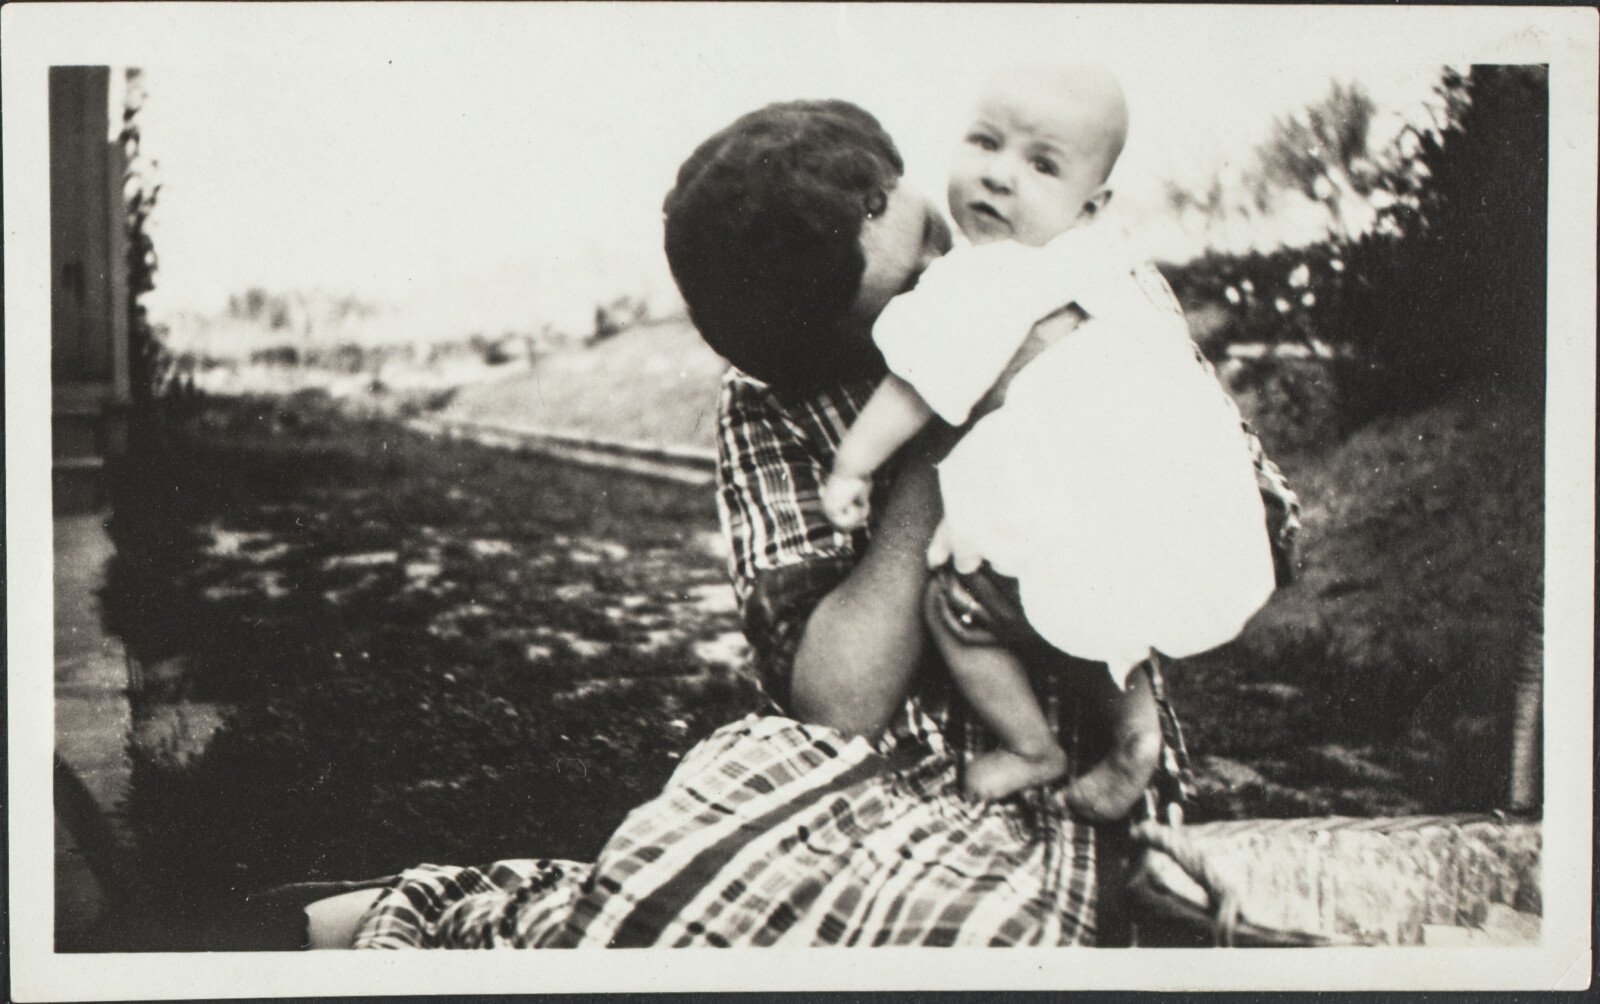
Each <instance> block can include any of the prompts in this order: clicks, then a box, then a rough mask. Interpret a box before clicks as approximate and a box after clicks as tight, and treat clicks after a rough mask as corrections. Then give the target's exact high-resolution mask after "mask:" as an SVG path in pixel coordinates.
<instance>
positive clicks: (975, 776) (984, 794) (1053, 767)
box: [964, 746, 1067, 802]
mask: <svg viewBox="0 0 1600 1004" xmlns="http://www.w3.org/2000/svg"><path fill="white" fill-rule="evenodd" d="M1066 772H1067V754H1066V753H1064V752H1062V750H1061V747H1059V746H1052V747H1050V748H1049V749H1048V750H1046V751H1045V752H1044V753H1042V754H1040V755H1038V756H1024V755H1023V754H1021V753H1015V752H1013V751H1011V750H1008V749H998V750H994V751H992V752H989V753H985V754H983V755H982V756H980V757H977V758H975V759H974V760H973V761H972V763H970V764H968V765H967V778H966V784H965V786H964V787H965V792H966V796H967V798H968V799H970V800H972V801H974V802H991V801H997V800H999V799H1002V798H1005V797H1006V796H1007V795H1010V794H1012V793H1014V792H1018V791H1022V790H1023V789H1025V788H1033V787H1037V786H1038V785H1041V784H1049V783H1050V782H1051V781H1054V780H1055V779H1056V778H1058V777H1060V776H1061V775H1062V774H1065V773H1066Z"/></svg>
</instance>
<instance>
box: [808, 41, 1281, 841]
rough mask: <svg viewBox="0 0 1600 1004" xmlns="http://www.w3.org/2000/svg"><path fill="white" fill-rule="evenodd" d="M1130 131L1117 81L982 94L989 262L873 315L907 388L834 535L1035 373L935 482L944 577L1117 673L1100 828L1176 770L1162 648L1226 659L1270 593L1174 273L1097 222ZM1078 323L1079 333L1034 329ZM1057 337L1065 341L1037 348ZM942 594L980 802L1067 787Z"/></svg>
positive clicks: (1238, 445) (896, 392)
mask: <svg viewBox="0 0 1600 1004" xmlns="http://www.w3.org/2000/svg"><path fill="white" fill-rule="evenodd" d="M1127 128H1128V112H1127V106H1126V103H1125V101H1124V99H1123V96H1122V91H1121V88H1120V87H1119V86H1118V85H1117V83H1116V81H1115V79H1114V78H1112V77H1111V75H1110V74H1109V73H1107V72H1106V71H1104V70H1101V69H1098V68H1089V67H1058V68H1038V67H1030V68H1016V69H1012V70H1008V71H1006V72H1003V73H1001V74H998V75H997V76H995V77H994V78H993V79H991V80H990V81H989V83H988V85H987V86H986V87H985V89H984V90H983V91H982V94H981V96H980V99H979V102H978V107H977V110H976V114H975V117H974V119H973V121H972V124H971V126H970V127H969V128H968V130H967V133H966V135H965V138H964V139H963V140H962V142H961V143H960V144H959V146H958V148H957V152H956V155H955V158H954V163H953V166H952V170H951V178H950V185H949V202H950V211H951V214H952V215H953V216H954V218H955V222H956V224H957V225H958V226H959V227H960V229H961V231H962V233H963V234H965V235H966V237H967V238H968V239H970V241H971V244H972V246H971V247H958V248H956V249H955V250H953V251H952V252H951V253H950V254H948V255H947V256H945V257H944V258H942V259H940V260H939V261H937V262H935V263H933V264H932V265H931V266H930V267H929V268H928V269H927V271H926V272H925V273H924V274H923V276H922V277H921V279H920V281H919V283H918V286H917V288H916V289H915V290H914V291H912V292H910V293H907V294H904V295H902V296H900V297H897V298H896V299H895V300H894V301H892V302H891V303H890V304H889V306H888V307H887V308H886V309H885V310H884V312H883V314H882V315H881V316H880V317H879V319H878V321H877V323H876V325H875V326H874V331H873V336H874V339H875V340H876V341H877V343H878V346H879V348H880V349H881V350H882V351H883V354H884V357H885V359H886V360H887V362H888V365H889V369H890V370H891V373H890V375H889V376H888V377H886V378H885V379H884V381H883V383H882V384H881V385H880V386H879V388H878V389H877V391H876V392H875V393H874V395H873V397H872V399H871V401H870V402H869V403H868V404H867V406H866V407H865V408H864V409H863V410H862V412H861V414H860V415H859V417H858V418H857V420H856V422H855V424H854V425H853V426H852V427H851V429H850V431H849V433H848V434H847V435H846V437H845V439H844V441H843V442H842V443H841V444H840V447H839V450H838V453H837V455H836V457H835V459H834V466H833V471H832V474H831V475H830V477H829V479H828V482H827V484H826V485H825V486H824V488H823V499H822V501H823V508H824V511H825V512H826V513H827V515H828V518H829V519H830V520H832V521H833V522H834V524H835V525H837V526H839V527H841V528H854V527H857V526H861V525H863V524H864V523H865V521H866V519H867V516H868V498H869V494H870V490H871V485H872V475H873V472H874V471H875V470H876V469H877V468H878V467H879V466H881V465H882V464H883V463H884V462H886V461H887V460H888V459H889V458H890V457H891V456H892V455H893V454H894V453H895V451H896V450H897V449H898V448H899V447H900V446H901V445H902V444H904V443H905V442H906V441H907V440H909V439H910V438H911V437H912V436H914V435H915V434H916V432H917V431H918V430H920V429H921V428H922V427H923V426H924V425H925V424H926V423H927V422H928V421H929V420H930V419H931V418H932V417H933V415H935V414H937V415H939V416H940V417H941V418H943V419H945V420H946V421H948V422H950V423H951V424H953V425H961V424H963V423H965V422H966V421H967V420H968V416H969V415H970V414H971V413H972V411H973V408H974V406H975V405H977V403H978V402H979V401H980V400H981V399H983V398H984V397H985V395H986V393H988V392H989V391H991V389H992V388H993V386H994V384H995V383H996V380H997V379H998V378H999V377H1000V375H1001V374H1002V372H1003V371H1008V370H1016V369H1017V366H1018V364H1019V363H1023V368H1021V369H1020V371H1017V372H1016V376H1015V378H1014V379H1013V380H1012V381H1011V383H1010V385H1009V387H1008V388H1007V389H1006V390H1005V392H1004V393H1005V398H1004V406H1003V407H1002V408H1000V409H999V410H998V411H994V412H993V413H992V414H988V415H987V416H985V417H983V418H982V419H981V421H979V422H978V423H977V424H976V425H975V426H974V428H973V429H972V430H971V431H970V432H969V433H968V434H967V435H966V437H965V438H964V439H963V440H962V441H961V442H960V443H959V444H958V445H957V447H956V449H955V450H954V451H952V453H951V454H950V456H949V457H948V458H947V459H946V460H945V461H944V462H943V463H942V464H941V465H940V467H939V480H940V490H941V493H942V495H943V500H944V509H945V516H944V522H943V524H942V525H941V526H940V528H939V530H938V532H937V533H936V535H935V540H934V543H933V545H932V547H931V548H930V550H929V562H930V564H931V565H934V566H941V565H943V564H944V563H945V562H946V561H949V562H951V563H952V564H953V565H954V569H955V571H956V572H957V573H960V574H965V573H970V572H974V571H977V570H979V568H980V566H982V565H983V564H984V563H985V562H987V564H988V568H989V569H990V570H992V572H993V573H996V574H998V575H1001V576H1010V577H1014V578H1015V579H1016V589H1017V594H1018V596H1019V598H1020V600H1021V605H1022V609H1023V611H1024V613H1025V614H1026V615H1027V618H1028V622H1029V625H1030V626H1031V627H1032V628H1033V629H1034V631H1035V632H1036V633H1038V634H1039V635H1040V636H1041V637H1042V638H1043V639H1044V640H1045V641H1047V642H1049V643H1050V644H1051V645H1053V646H1055V647H1056V648H1057V649H1060V650H1061V651H1063V652H1066V653H1067V654H1069V655H1073V656H1076V657H1078V658H1081V659H1087V660H1090V661H1095V662H1105V663H1106V664H1107V666H1108V667H1109V669H1110V671H1111V674H1112V678H1113V679H1114V680H1115V681H1116V682H1118V683H1119V684H1121V686H1122V691H1121V696H1120V697H1119V698H1118V699H1117V700H1116V702H1115V707H1114V708H1113V710H1112V711H1111V717H1112V723H1111V724H1112V728H1111V731H1112V736H1113V743H1112V752H1111V753H1110V754H1109V755H1108V756H1107V757H1106V758H1105V759H1104V760H1102V761H1101V762H1100V763H1098V764H1096V765H1094V767H1092V768H1091V769H1090V770H1088V771H1086V772H1084V773H1082V774H1080V775H1079V776H1078V777H1076V778H1074V779H1073V780H1072V782H1071V783H1070V784H1069V785H1068V787H1067V789H1066V792H1065V796H1066V799H1067V802H1068V805H1069V807H1071V808H1072V810H1073V811H1074V812H1076V813H1078V814H1080V815H1083V816H1086V817H1088V818H1092V819H1106V820H1109V819H1116V818H1120V817H1121V816H1123V815H1125V814H1126V812H1127V811H1128V810H1129V809H1130V808H1131V807H1132V806H1133V804H1134V803H1135V802H1136V801H1137V800H1138V798H1139V797H1140V796H1141V794H1142V792H1143V790H1144V787H1145V785H1146V784H1147V783H1148V781H1149V778H1150V775H1151V773H1152V772H1153V770H1154V769H1155V766H1156V764H1157V761H1158V758H1159V756H1160V750H1161V736H1160V723H1159V718H1158V709H1157V705H1156V701H1155V696H1154V694H1153V693H1152V689H1151V688H1152V683H1151V679H1150V676H1149V674H1148V673H1147V672H1135V670H1136V669H1138V668H1139V667H1140V666H1141V665H1143V664H1144V663H1145V662H1146V661H1147V660H1149V659H1152V658H1154V653H1155V652H1156V651H1160V652H1161V653H1163V654H1165V655H1168V656H1172V657H1178V658H1182V657H1184V656H1187V655H1192V654H1195V653H1198V652H1201V651H1204V650H1206V649H1209V648H1213V647H1215V646H1217V645H1220V644H1222V643H1224V642H1226V641H1228V640H1229V639H1231V638H1233V637H1234V636H1235V635H1236V634H1237V633H1238V632H1239V631H1240V630H1241V629H1242V628H1243V626H1244V623H1245V622H1246V621H1247V620H1248V619H1249V618H1250V617H1251V616H1252V615H1253V614H1254V613H1255V612H1256V611H1257V610H1258V609H1259V608H1260V607H1261V605H1262V604H1263V603H1265V602H1266V600H1267V598H1268V596H1270V595H1271V592H1272V590H1273V587H1274V577H1273V564H1272V556H1271V548H1270V546H1269V544H1268V536H1267V527H1266V518H1265V513H1264V510H1263V507H1262V502H1261V498H1260V495H1259V494H1258V488H1257V483H1256V477H1255V470H1254V467H1253V466H1252V461H1251V457H1250V454H1249V452H1248V449H1247V445H1246V440H1245V436H1244V434H1243V432H1242V430H1241V427H1240V421H1239V417H1238V413H1237V411H1236V410H1235V408H1234V406H1233V404H1232V402H1231V400H1229V399H1228V398H1227V396H1226V394H1225V392H1224V391H1223V390H1222V388H1221V386H1220V385H1219V384H1217V382H1216V380H1215V379H1214V377H1213V376H1212V375H1211V374H1210V373H1209V372H1208V370H1207V369H1206V368H1205V367H1204V364H1203V362H1202V361H1201V360H1200V358H1199V357H1198V354H1197V352H1196V350H1195V348H1194V345H1193V342H1192V341H1191V340H1190V337H1189V332H1188V327H1187V325H1186V323H1185V322H1184V319H1183V313H1182V310H1181V308H1179V307H1178V305H1177V302H1176V300H1175V299H1174V298H1173V297H1172V294H1171V291H1170V290H1169V289H1168V288H1167V286H1166V284H1165V282H1164V281H1163V280H1162V279H1161V278H1160V275H1159V273H1157V272H1155V270H1154V268H1153V267H1151V266H1149V265H1148V264H1146V263H1144V262H1143V261H1141V260H1140V259H1138V258H1137V257H1136V256H1134V255H1133V254H1132V252H1131V251H1130V250H1129V248H1128V247H1127V246H1126V244H1125V243H1124V242H1123V241H1122V239H1121V238H1120V237H1119V236H1118V235H1117V234H1116V233H1115V232H1114V230H1113V229H1112V228H1111V227H1109V226H1107V225H1100V226H1096V225H1094V224H1095V222H1096V220H1097V218H1098V217H1099V214H1100V212H1101V210H1103V209H1104V208H1105V206H1106V204H1107V202H1108V201H1109V200H1110V198H1111V191H1110V189H1109V188H1108V187H1107V186H1106V182H1107V180H1108V178H1109V176H1110V173H1111V169H1112V167H1113V166H1114V165H1115V163H1116V160H1117V158H1118V156H1119V155H1120V154H1121V152H1122V146H1123V142H1124V140H1125V138H1126V135H1127ZM1063 312H1070V313H1072V314H1073V315H1075V318H1076V319H1077V321H1078V322H1079V323H1078V324H1077V325H1076V327H1062V326H1061V325H1060V324H1059V323H1056V322H1051V323H1046V324H1040V323H1039V322H1041V321H1045V320H1046V319H1047V318H1052V317H1055V316H1056V315H1059V314H1062V313H1063ZM1059 320H1060V319H1059V318H1058V319H1057V321H1059ZM1036 325H1037V329H1036V327H1035V326H1036ZM1051 330H1054V331H1057V332H1059V331H1068V332H1069V333H1067V334H1066V335H1065V336H1060V335H1057V336H1055V339H1054V340H1052V339H1051V338H1049V337H1041V332H1047V331H1051ZM1030 332H1031V334H1030ZM1041 342H1042V345H1041ZM1019 346H1020V348H1019ZM1030 356H1031V361H1027V360H1030ZM943 588H944V587H943V586H942V585H941V580H940V579H939V578H935V579H934V580H933V581H932V582H931V583H930V592H929V602H928V604H927V609H928V617H927V619H928V623H929V630H930V632H931V633H932V635H933V637H934V641H935V643H936V644H937V646H938V647H939V649H940V652H941V654H942V655H943V656H944V659H945V662H946V663H947V664H948V665H949V667H950V671H951V675H952V677H953V679H954V680H955V682H956V684H957V686H959V687H960V689H961V691H962V693H963V694H964V695H965V697H966V698H967V701H968V703H969V704H970V705H971V706H972V708H973V709H974V711H975V712H976V713H977V714H978V716H979V717H980V718H981V719H982V720H983V721H984V723H985V724H986V725H987V726H988V727H989V729H990V731H992V732H993V733H994V735H995V736H996V738H997V740H998V742H999V748H997V749H995V750H993V751H991V752H988V753H985V754H983V755H982V756H980V757H978V758H976V759H975V760H974V761H973V762H972V764H971V765H970V767H969V769H968V771H967V774H966V781H965V784H966V793H967V795H968V797H970V798H974V799H998V798H1002V797H1004V796H1006V795H1008V794H1011V793H1012V792H1015V791H1018V790H1021V789H1023V788H1028V787H1033V786H1036V785H1040V784H1044V783H1047V782H1050V781H1054V780H1056V779H1057V778H1059V777H1061V776H1062V775H1063V774H1065V773H1066V771H1067V769H1068V763H1067V757H1066V754H1065V753H1064V752H1063V750H1062V749H1061V747H1060V746H1059V744H1058V743H1057V741H1056V738H1055V736H1054V734H1053V733H1052V731H1051V729H1050V726H1049V723H1048V721H1047V720H1046V718H1045V715H1044V713H1043V712H1042V710H1041V709H1040V707H1039V704H1038V701H1037V699H1036V698H1035V697H1034V694H1033V692H1032V689H1031V687H1030V685H1029V683H1028V678H1027V673H1026V670H1025V668H1024V666H1023V664H1022V662H1021V660H1020V659H1019V658H1018V656H1017V655H1016V654H1015V653H1013V652H1012V651H1010V650H1009V649H1007V648H1004V647H1000V646H995V645H978V644H972V643H969V642H968V641H967V640H966V638H965V636H964V635H963V634H962V633H961V632H960V630H959V629H958V628H957V627H955V626H954V625H951V624H949V623H947V622H946V621H945V620H944V617H943V616H941V615H940V613H939V612H940V611H941V610H949V609H951V604H950V603H947V602H945V601H944V598H943V594H942V592H940V590H942V589H943ZM962 620H963V623H965V618H963V619H962Z"/></svg>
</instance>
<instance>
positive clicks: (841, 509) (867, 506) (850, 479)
mask: <svg viewBox="0 0 1600 1004" xmlns="http://www.w3.org/2000/svg"><path fill="white" fill-rule="evenodd" d="M871 499H872V479H871V478H870V477H859V476H855V475H850V474H834V475H831V476H830V477H829V478H828V481H827V483H826V484H824V485H823V486H822V512H823V514H824V515H826V516H827V517H828V522H830V523H832V524H833V525H834V526H836V527H838V528H839V529H841V530H855V529H857V528H859V527H863V526H866V525H867V516H868V515H870V514H871V512H872V501H871Z"/></svg>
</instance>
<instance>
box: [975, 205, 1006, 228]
mask: <svg viewBox="0 0 1600 1004" xmlns="http://www.w3.org/2000/svg"><path fill="white" fill-rule="evenodd" d="M967 208H968V209H970V210H972V211H973V213H975V214H976V215H978V216H987V217H988V218H989V219H991V220H994V221H996V222H998V223H1005V222H1007V221H1006V218H1005V217H1004V216H1001V215H1000V210H998V209H996V208H995V207H993V206H991V205H989V204H988V203H987V202H972V203H968V205H967Z"/></svg>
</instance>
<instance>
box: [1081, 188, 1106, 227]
mask: <svg viewBox="0 0 1600 1004" xmlns="http://www.w3.org/2000/svg"><path fill="white" fill-rule="evenodd" d="M1110 201H1111V189H1109V188H1106V187H1105V186H1104V185H1102V186H1100V187H1099V188H1097V189H1095V190H1094V194H1093V195H1091V196H1089V198H1088V200H1087V201H1085V202H1084V204H1083V209H1082V210H1080V213H1081V215H1083V216H1085V217H1087V218H1089V219H1093V218H1094V217H1096V216H1098V215H1099V214H1100V211H1101V210H1103V209H1105V208H1106V204H1107V203H1109V202H1110Z"/></svg>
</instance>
